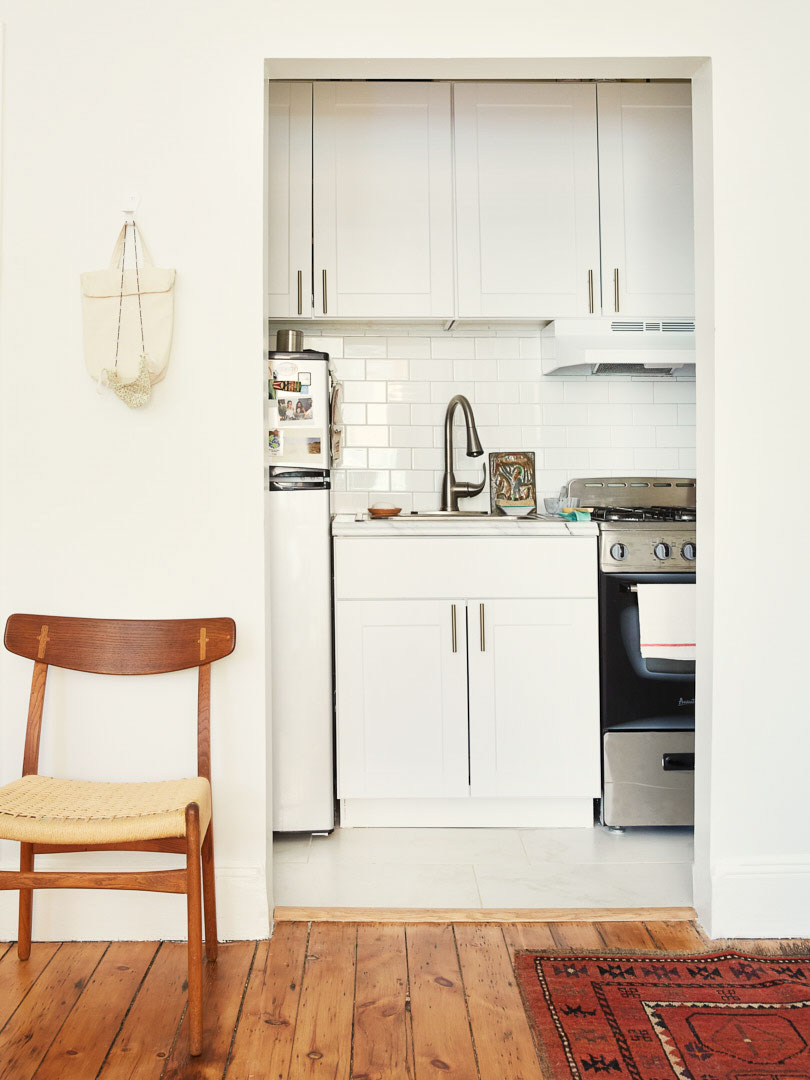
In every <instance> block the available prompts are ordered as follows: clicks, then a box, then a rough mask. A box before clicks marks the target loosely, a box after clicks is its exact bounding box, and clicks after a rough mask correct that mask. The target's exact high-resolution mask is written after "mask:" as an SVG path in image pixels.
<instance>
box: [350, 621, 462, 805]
mask: <svg viewBox="0 0 810 1080" xmlns="http://www.w3.org/2000/svg"><path fill="white" fill-rule="evenodd" d="M335 620H336V637H335V641H336V676H337V680H336V681H337V730H338V795H339V797H340V798H342V799H347V798H364V797H365V798H375V797H376V798H409V797H413V798H433V797H447V796H468V795H469V793H470V790H469V765H468V736H467V641H466V621H465V607H464V601H456V602H453V601H450V600H343V601H338V602H337V603H336V605H335Z"/></svg>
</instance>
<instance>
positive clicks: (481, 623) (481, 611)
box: [478, 604, 487, 652]
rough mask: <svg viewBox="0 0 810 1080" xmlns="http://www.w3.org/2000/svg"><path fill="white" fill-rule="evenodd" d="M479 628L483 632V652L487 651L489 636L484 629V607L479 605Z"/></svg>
mask: <svg viewBox="0 0 810 1080" xmlns="http://www.w3.org/2000/svg"><path fill="white" fill-rule="evenodd" d="M478 626H479V629H480V631H481V652H486V651H487V635H486V629H485V627H484V605H483V604H479V605H478Z"/></svg>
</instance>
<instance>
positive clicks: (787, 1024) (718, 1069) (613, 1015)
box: [516, 952, 810, 1080]
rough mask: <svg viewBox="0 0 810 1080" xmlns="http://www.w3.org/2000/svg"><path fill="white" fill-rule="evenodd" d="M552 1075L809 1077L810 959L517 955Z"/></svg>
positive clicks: (559, 1078) (641, 1079)
mask: <svg viewBox="0 0 810 1080" xmlns="http://www.w3.org/2000/svg"><path fill="white" fill-rule="evenodd" d="M516 965H517V971H518V977H519V980H520V985H521V989H522V991H523V997H524V1000H525V1002H526V1003H527V1006H528V1012H529V1013H530V1015H531V1018H532V1020H533V1022H534V1028H535V1032H536V1034H537V1037H538V1043H539V1045H540V1048H541V1051H540V1052H541V1060H542V1063H543V1065H544V1066H545V1076H546V1077H548V1078H549V1080H567V1078H575V1080H590V1078H592V1077H600V1076H602V1075H604V1076H606V1077H616V1080H621V1078H622V1077H625V1078H631V1080H672V1078H673V1077H676V1078H677V1080H798V1078H799V1077H810V957H808V956H796V957H763V956H747V955H745V954H743V953H735V952H724V953H713V954H711V955H708V956H705V955H704V956H672V955H662V954H660V953H659V954H658V955H656V956H643V955H622V956H615V955H611V956H604V955H603V956H596V955H583V954H566V955H551V954H539V953H519V954H518V955H517V957H516Z"/></svg>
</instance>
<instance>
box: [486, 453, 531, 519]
mask: <svg viewBox="0 0 810 1080" xmlns="http://www.w3.org/2000/svg"><path fill="white" fill-rule="evenodd" d="M489 504H490V510H491V512H492V513H493V514H513V515H516V516H520V515H522V514H528V513H529V512H530V511H532V510H536V509H537V492H536V489H535V482H534V453H533V452H532V451H531V450H515V451H510V452H506V453H503V452H502V453H495V454H490V455H489Z"/></svg>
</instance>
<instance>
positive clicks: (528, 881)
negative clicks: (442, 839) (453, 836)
mask: <svg viewBox="0 0 810 1080" xmlns="http://www.w3.org/2000/svg"><path fill="white" fill-rule="evenodd" d="M475 875H476V878H477V881H478V887H479V891H480V893H481V906H482V907H485V908H487V907H537V908H550V907H680V906H688V905H690V904H691V903H692V867H691V865H690V864H689V863H655V864H654V865H652V864H645V863H601V864H594V863H584V864H582V863H579V864H578V863H567V864H562V863H556V864H555V863H551V862H548V863H543V864H538V865H537V866H535V867H533V868H532V870H531V872H530V873H528V874H527V873H526V872H525V871H517V872H510V871H504V870H499V869H497V868H493V867H491V866H477V865H476V867H475Z"/></svg>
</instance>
